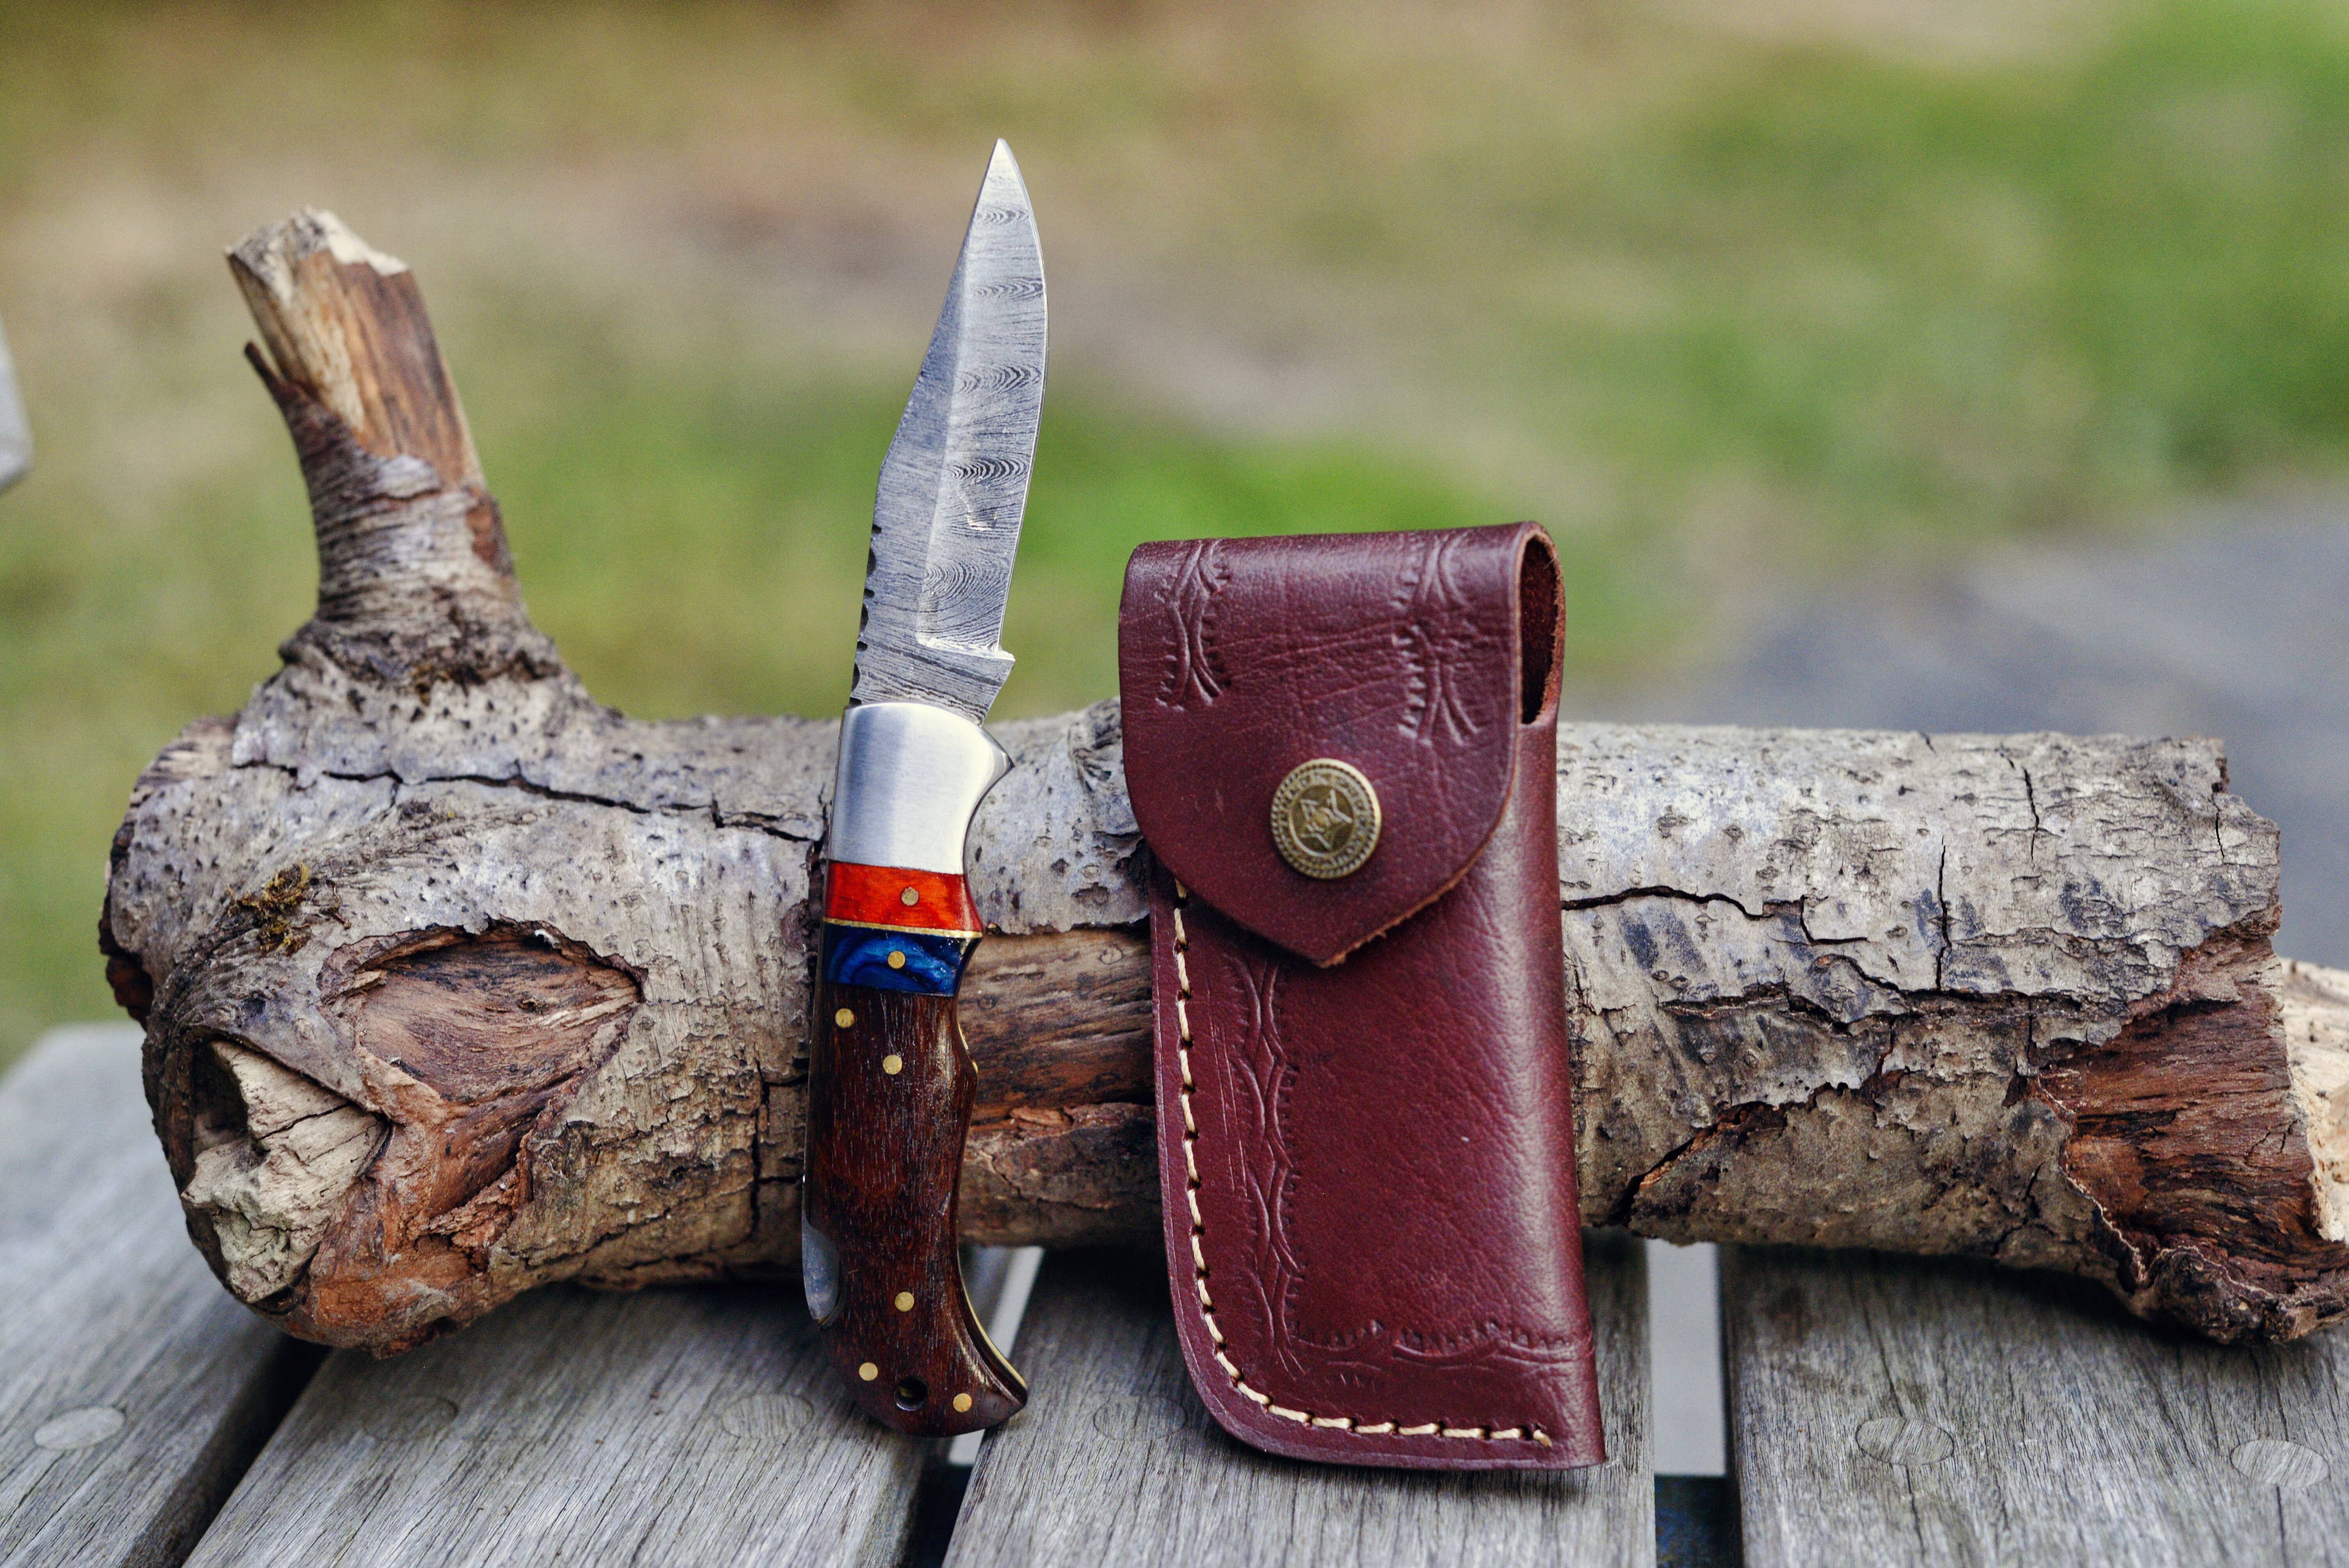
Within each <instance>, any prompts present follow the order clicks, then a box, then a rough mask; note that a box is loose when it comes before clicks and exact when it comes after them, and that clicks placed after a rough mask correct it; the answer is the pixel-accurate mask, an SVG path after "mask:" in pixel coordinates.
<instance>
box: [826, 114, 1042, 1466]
mask: <svg viewBox="0 0 2349 1568" xmlns="http://www.w3.org/2000/svg"><path fill="white" fill-rule="evenodd" d="M1043 400H1044V264H1043V258H1042V255H1041V254H1040V252H1039V250H1038V248H1037V244H1036V220H1035V215H1034V213H1032V212H1030V209H1029V204H1028V192H1027V188H1026V187H1025V186H1024V185H1023V184H1022V183H1021V182H1020V179H1019V165H1018V164H1017V163H1015V162H1013V161H1012V158H1011V150H1010V149H1009V147H1006V146H1005V145H1004V144H1003V143H1002V142H1000V141H999V142H997V143H996V144H995V155H994V157H993V158H992V159H991V160H989V161H988V166H987V178H986V180H985V182H982V183H981V185H980V186H979V192H978V206H977V208H976V209H975V210H974V211H973V212H972V213H971V219H970V227H969V230H968V233H967V234H965V235H964V238H963V244H962V254H961V257H960V258H959V259H958V260H957V262H956V263H955V273H954V281H953V283H952V284H950V285H949V286H947V301H946V307H945V309H944V310H942V311H941V312H940V313H939V316H938V324H937V328H936V332H935V333H934V334H933V335H932V337H931V338H930V347H929V352H928V353H927V354H926V356H925V357H924V358H923V360H922V370H921V374H920V376H919V377H917V378H916V380H915V382H914V392H913V396H912V397H911V398H910V399H909V400H907V401H906V404H905V418H904V419H903V420H901V421H899V422H898V425H897V434H896V438H895V440H894V441H891V442H890V443H889V452H888V455H887V456H886V457H885V458H884V459H883V460H882V464H881V484H880V493H879V496H878V498H877V499H876V501H875V502H874V508H873V549H872V556H871V559H870V561H869V562H868V564H867V566H866V568H865V576H864V620H863V623H862V625H861V627H860V629H859V631H858V633H857V639H856V678H855V682H854V685H853V686H852V688H851V689H850V694H849V706H848V711H847V714H846V715H845V716H844V717H843V719H842V720H841V725H840V762H839V772H838V774H837V775H836V777H835V779H834V783H833V798H832V820H831V826H830V828H829V830H828V833H827V835H826V837H825V840H824V856H825V860H826V862H827V883H826V888H825V892H824V909H823V928H822V930H823V935H822V938H821V950H820V951H819V953H818V955H817V960H816V986H815V1016H814V1018H813V1019H812V1021H811V1028H810V1032H809V1040H810V1044H809V1050H808V1069H809V1071H808V1129H807V1167H806V1176H805V1179H804V1186H803V1189H802V1195H801V1209H800V1213H801V1220H800V1225H801V1230H800V1257H801V1269H802V1279H803V1281H804V1282H805V1284H806V1289H807V1303H808V1311H809V1312H810V1313H812V1314H814V1317H815V1320H816V1322H817V1323H818V1324H820V1325H822V1330H823V1338H824V1340H825V1342H826V1344H827V1345H829V1347H830V1349H831V1352H832V1355H833V1359H834V1360H835V1361H836V1362H838V1363H839V1365H840V1368H841V1370H842V1372H843V1374H844V1375H845V1376H846V1378H847V1383H848V1387H849V1389H850V1391H851V1392H852V1393H853V1394H854V1396H855V1397H856V1400H857V1403H858V1404H859V1405H861V1406H862V1407H864V1410H865V1411H866V1412H867V1413H868V1414H870V1415H871V1416H873V1417H874V1418H875V1419H877V1420H879V1421H881V1422H883V1423H884V1424H885V1425H887V1426H890V1427H894V1428H896V1429H897V1430H899V1431H901V1432H906V1433H912V1434H916V1435H919V1436H925V1437H942V1436H947V1435H950V1434H953V1433H957V1432H968V1431H976V1430H978V1429H980V1428H987V1427H992V1426H995V1425H996V1424H998V1423H999V1422H1000V1421H1002V1420H1004V1419H1005V1418H1006V1417H1009V1416H1010V1415H1012V1414H1013V1413H1014V1412H1015V1411H1017V1410H1018V1409H1019V1407H1021V1406H1022V1405H1023V1404H1025V1403H1026V1402H1027V1397H1028V1390H1027V1385H1026V1384H1024V1383H1023V1382H1021V1381H1020V1377H1019V1374H1018V1373H1017V1372H1015V1371H1013V1370H1012V1368H1011V1366H1010V1364H1009V1362H1007V1361H1006V1360H1004V1358H1003V1356H1002V1355H1001V1354H1000V1353H999V1352H998V1351H997V1350H996V1348H995V1346H994V1345H992V1344H990V1343H989V1342H988V1338H987V1334H986V1331H985V1330H984V1329H982V1328H980V1326H979V1324H978V1319H977V1317H976V1316H974V1315H973V1314H972V1312H971V1306H970V1298H969V1296H968V1293H966V1292H965V1290H964V1288H963V1280H962V1270H961V1265H960V1262H959V1258H958V1254H957V1248H956V1237H955V1218H956V1216H955V1209H956V1197H957V1187H958V1185H959V1183H960V1178H961V1171H962V1155H963V1143H964V1140H965V1138H966V1137H968V1133H969V1130H970V1110H971V1100H972V1096H974V1094H975V1093H976V1092H977V1089H978V1077H977V1075H976V1074H975V1073H974V1072H973V1070H972V1067H971V1063H970V1054H969V1053H968V1050H966V1049H965V1047H964V1045H963V1040H962V1031H961V1028H960V1027H959V1025H958V1024H957V1022H956V1015H955V996H956V992H957V991H958V990H959V988H960V986H961V983H962V973H963V966H964V964H965V963H967V962H968V961H969V958H970V953H971V950H972V949H973V948H974V947H976V946H977V945H978V938H979V934H980V929H981V928H980V924H979V917H978V907H977V906H976V905H975V904H974V903H973V902H972V899H971V895H970V889H969V888H968V885H967V884H966V883H965V881H964V878H963V854H964V841H965V838H966V836H968V831H969V827H970V821H971V815H972V814H973V813H974V812H975V811H976V810H977V809H978V803H979V798H980V797H981V796H982V795H984V794H986V793H987V792H988V789H989V788H991V787H992V786H993V785H994V784H995V782H996V780H998V779H999V778H1001V777H1002V776H1003V773H1004V770H1005V768H1006V767H1007V766H1008V763H1007V761H1006V758H1005V756H1004V753H1003V749H1002V748H1001V747H1000V746H999V745H997V744H996V743H995V741H994V739H993V738H992V737H990V736H989V735H988V733H987V732H986V731H985V730H983V729H981V728H980V727H979V722H980V721H981V720H983V719H985V718H986V717H987V711H988V708H989V707H990V706H992V705H993V703H994V701H995V694H996V692H997V691H999V689H1000V688H1001V687H1002V685H1003V680H1004V677H1005V676H1006V675H1008V674H1009V672H1010V670H1011V656H1010V655H1009V654H1008V653H1006V652H1004V651H1003V649H1002V647H1001V646H1000V639H1001V637H1002V633H1003V608H1004V603H1005V600H1006V599H1007V597H1009V593H1010V588H1011V560H1012V555H1013V553H1014V551H1015V550H1016V548H1017V547H1018V545H1019V519H1020V514H1021V513H1022V512H1023V511H1024V510H1025V509H1026V507H1027V504H1028V474H1029V471H1030V467H1031V466H1032V464H1033V462H1034V459H1035V452H1036V425H1037V420H1038V417H1039V415H1040V412H1041V410H1042V407H1043Z"/></svg>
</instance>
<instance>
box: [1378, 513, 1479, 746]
mask: <svg viewBox="0 0 2349 1568" xmlns="http://www.w3.org/2000/svg"><path fill="white" fill-rule="evenodd" d="M1461 544H1462V535H1458V534H1426V535H1420V536H1419V548H1418V550H1417V551H1416V553H1415V558H1414V559H1412V560H1410V561H1409V562H1408V564H1407V565H1406V566H1404V567H1403V570H1402V573H1401V574H1400V575H1399V576H1398V587H1400V589H1401V592H1400V594H1399V596H1398V597H1399V599H1400V603H1399V605H1398V612H1397V613H1396V614H1395V615H1394V617H1393V618H1392V624H1393V626H1394V632H1393V641H1394V645H1395V651H1396V652H1397V653H1398V654H1399V655H1401V657H1402V661H1403V668H1404V669H1405V670H1406V671H1408V685H1407V687H1406V689H1405V690H1406V692H1407V697H1406V700H1405V701H1404V704H1403V710H1402V716H1401V718H1400V719H1399V721H1398V722H1397V724H1396V728H1398V729H1399V730H1401V731H1402V733H1403V734H1405V735H1406V736H1408V737H1410V739H1411V740H1412V741H1413V742H1414V743H1416V744H1418V745H1422V746H1433V745H1434V744H1435V743H1436V742H1437V741H1438V739H1439V738H1440V739H1442V740H1444V741H1448V742H1452V743H1454V744H1455V745H1456V744H1459V743H1461V742H1466V741H1469V740H1472V739H1474V738H1475V736H1476V735H1478V734H1480V733H1482V732H1483V731H1484V728H1485V726H1484V725H1482V724H1480V723H1478V722H1476V715H1475V709H1474V704H1473V701H1471V699H1470V697H1469V693H1468V692H1467V691H1465V690H1464V687H1463V685H1462V680H1463V671H1462V670H1461V665H1462V663H1463V662H1464V660H1463V657H1462V656H1463V655H1464V653H1467V652H1468V651H1470V650H1469V649H1466V648H1464V646H1463V639H1462V636H1461V630H1460V628H1462V627H1463V626H1464V625H1466V624H1468V621H1469V615H1468V597H1467V589H1466V587H1465V586H1464V585H1463V584H1462V583H1461V582H1460V581H1459V580H1458V576H1457V574H1456V572H1455V570H1454V566H1455V563H1456V560H1457V557H1458V556H1459V554H1460V546H1461Z"/></svg>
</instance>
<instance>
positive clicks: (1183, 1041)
mask: <svg viewBox="0 0 2349 1568" xmlns="http://www.w3.org/2000/svg"><path fill="white" fill-rule="evenodd" d="M1190 898H1191V890H1190V889H1189V888H1185V887H1184V886H1183V884H1182V883H1180V882H1177V883H1175V884H1174V978H1175V982H1176V984H1177V986H1178V987H1179V989H1178V990H1177V992H1176V993H1175V997H1174V1024H1175V1045H1174V1054H1175V1059H1176V1062H1177V1064H1179V1065H1180V1066H1181V1068H1182V1070H1183V1166H1184V1169H1185V1172H1186V1175H1185V1180H1184V1197H1185V1199H1187V1200H1188V1201H1189V1203H1190V1206H1191V1271H1192V1283H1193V1284H1195V1286H1196V1287H1197V1288H1198V1292H1199V1320H1200V1322H1202V1323H1204V1324H1206V1327H1207V1334H1208V1336H1209V1337H1210V1338H1212V1339H1213V1340H1214V1341H1215V1342H1216V1366H1220V1367H1222V1368H1223V1369H1224V1373H1225V1375H1226V1376H1228V1377H1229V1378H1231V1380H1232V1386H1233V1387H1234V1388H1235V1389H1237V1391H1238V1392H1239V1393H1240V1394H1241V1395H1242V1396H1244V1397H1247V1398H1248V1399H1249V1400H1252V1401H1253V1402H1255V1403H1256V1404H1257V1405H1260V1406H1263V1407H1265V1408H1266V1409H1268V1410H1270V1411H1271V1412H1272V1413H1273V1414H1274V1415H1276V1416H1281V1417H1287V1418H1288V1419H1289V1420H1291V1421H1295V1422H1298V1423H1299V1425H1304V1426H1312V1427H1318V1428H1322V1429H1324V1430H1327V1431H1333V1432H1351V1433H1353V1434H1355V1435H1357V1436H1359V1437H1365V1438H1371V1437H1384V1436H1386V1435H1388V1434H1390V1433H1392V1434H1393V1435H1394V1436H1395V1437H1398V1438H1477V1439H1479V1440H1481V1441H1485V1442H1512V1441H1515V1442H1523V1441H1524V1440H1526V1438H1527V1437H1530V1438H1532V1439H1533V1440H1534V1441H1535V1442H1537V1443H1539V1444H1540V1445H1541V1446H1542V1447H1544V1448H1548V1447H1549V1446H1550V1439H1549V1434H1548V1433H1547V1432H1545V1431H1543V1430H1542V1429H1541V1428H1539V1427H1535V1428H1530V1430H1528V1429H1527V1428H1520V1427H1503V1428H1497V1429H1491V1428H1484V1427H1447V1426H1444V1424H1443V1423H1442V1422H1439V1421H1428V1422H1423V1423H1422V1424H1421V1425H1419V1426H1416V1427H1398V1426H1396V1425H1395V1424H1394V1423H1393V1422H1392V1421H1381V1422H1378V1423H1376V1424H1375V1425H1365V1424H1361V1423H1358V1422H1357V1421H1356V1420H1355V1419H1354V1417H1351V1416H1316V1415H1313V1414H1311V1413H1309V1412H1308V1411H1304V1410H1292V1409H1290V1408H1288V1407H1287V1406H1285V1405H1276V1404H1274V1403H1273V1402H1272V1398H1271V1396H1269V1395H1268V1394H1265V1393H1263V1392H1262V1391H1261V1390H1259V1389H1257V1388H1254V1387H1251V1386H1249V1384H1248V1381H1247V1377H1246V1376H1244V1375H1243V1374H1242V1373H1241V1371H1240V1369H1239V1368H1238V1367H1237V1366H1233V1365H1232V1361H1231V1358H1230V1357H1229V1356H1227V1355H1225V1354H1224V1350H1223V1346H1224V1331H1223V1330H1222V1329H1221V1328H1219V1327H1217V1326H1216V1303H1215V1300H1214V1298H1213V1297H1211V1296H1209V1295H1208V1293H1207V1251H1206V1244H1207V1226H1206V1221H1205V1220H1203V1219H1201V1218H1200V1214H1199V1160H1198V1156H1197V1154H1196V1152H1195V1150H1194V1148H1193V1147H1192V1146H1193V1145H1195V1144H1196V1143H1197V1142H1198V1141H1199V1124H1198V1122H1197V1121H1196V1120H1195V1118H1194V1117H1193V1116H1192V1115H1191V1095H1192V1092H1193V1091H1194V1090H1195V1089H1196V1088H1197V1086H1198V1085H1197V1084H1196V1083H1195V1082H1194V1081H1193V1079H1192V1077H1191V1012H1190V1007H1189V1002H1190V1000H1191V967H1190V963H1189V961H1188V954H1189V950H1190V946H1191V934H1190V932H1189V931H1188V930H1186V929H1185V928H1184V925H1183V906H1184V905H1185V903H1187V902H1189V901H1190Z"/></svg>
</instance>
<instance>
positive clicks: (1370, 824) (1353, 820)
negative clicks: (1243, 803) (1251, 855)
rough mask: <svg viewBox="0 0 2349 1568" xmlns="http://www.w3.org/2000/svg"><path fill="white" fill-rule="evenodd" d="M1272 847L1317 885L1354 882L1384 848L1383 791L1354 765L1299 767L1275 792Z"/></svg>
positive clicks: (1317, 761) (1329, 762)
mask: <svg viewBox="0 0 2349 1568" xmlns="http://www.w3.org/2000/svg"><path fill="white" fill-rule="evenodd" d="M1272 845H1273V847H1274V848H1276V849H1278V850H1279V851H1280V857H1281V858H1282V859H1283V860H1286V861H1288V864H1289V866H1290V867H1292V868H1294V869H1296V870H1298V871H1301V872H1303V873H1304V874H1305V875H1306V876H1308V877H1313V878H1315V879H1316V880H1319V881H1323V882H1330V881H1335V880H1336V879H1337V878H1339V877H1350V876H1352V875H1353V874H1354V873H1355V872H1357V871H1359V870H1361V867H1362V862H1363V861H1365V860H1368V859H1369V858H1370V857H1371V850H1373V849H1376V848H1377V847H1378V846H1379V795H1378V792H1377V791H1376V790H1374V789H1372V788H1371V781H1370V780H1369V779H1367V778H1364V777H1363V776H1362V770H1361V769H1360V768H1358V767H1355V766H1354V765H1353V764H1352V763H1341V762H1340V761H1339V760H1338V759H1337V758H1335V757H1316V758H1314V759H1313V760H1312V761H1311V762H1309V763H1298V764H1297V766H1296V767H1294V768H1293V769H1291V770H1290V771H1289V774H1288V777H1287V778H1285V779H1283V780H1281V781H1280V787H1279V788H1278V789H1277V790H1275V791H1273V794H1272Z"/></svg>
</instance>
